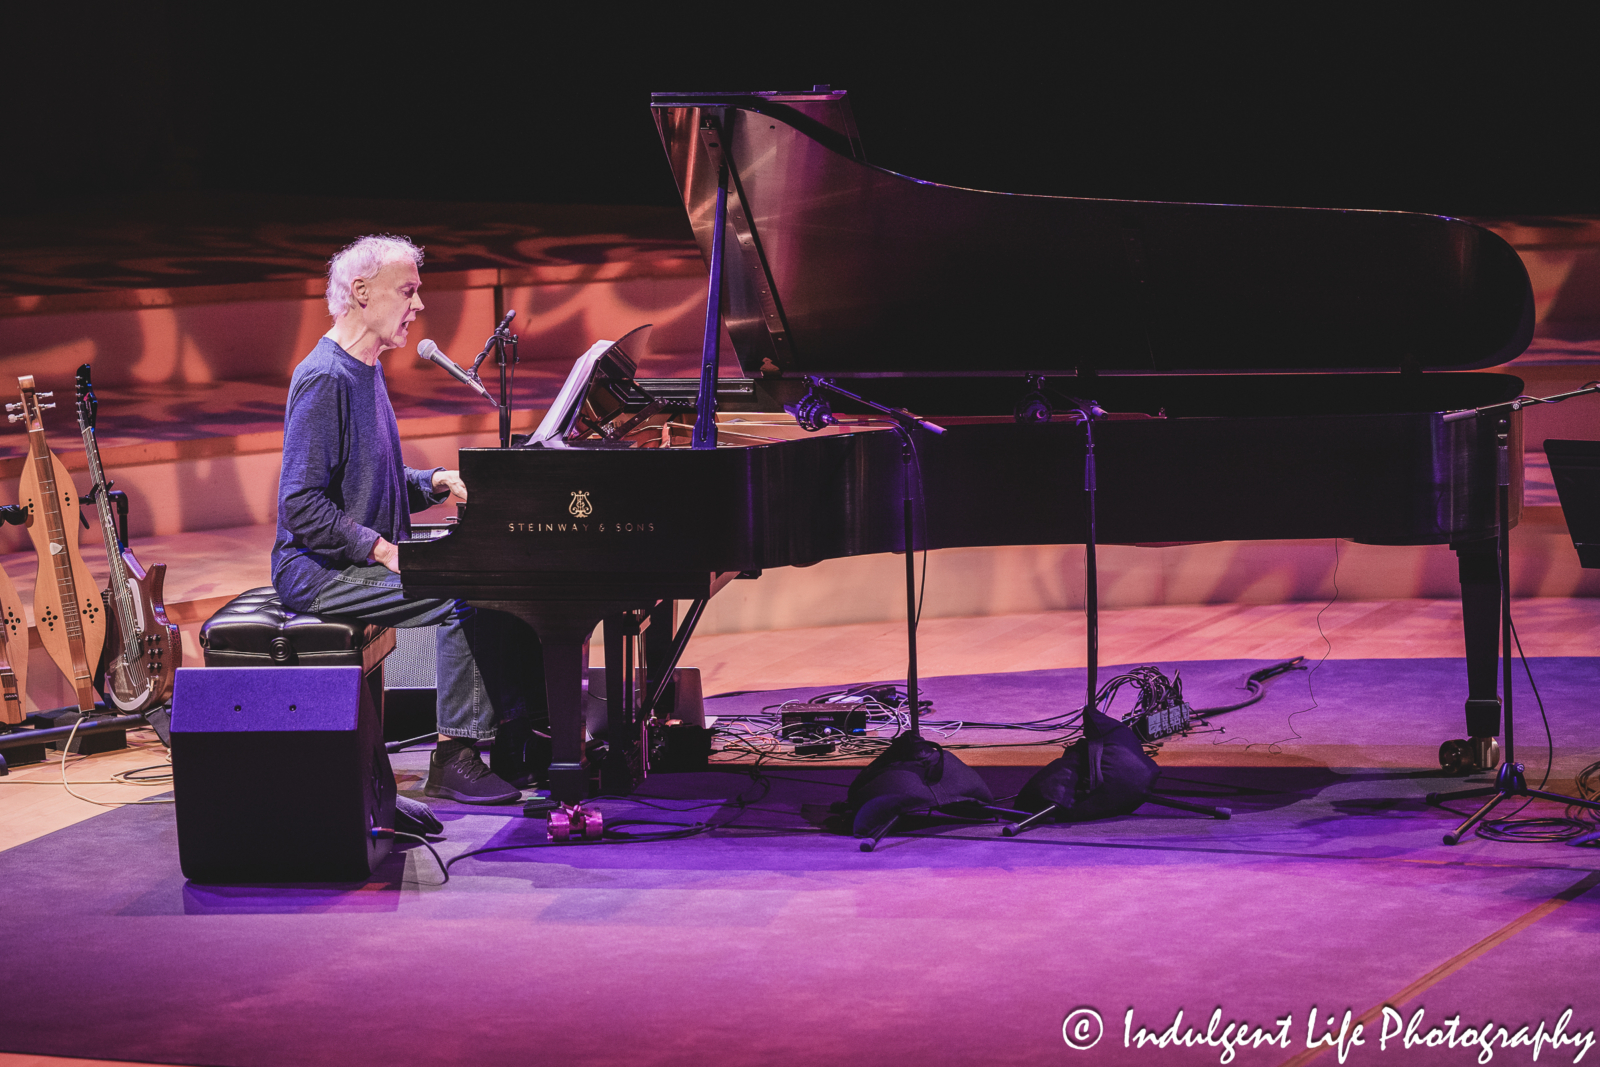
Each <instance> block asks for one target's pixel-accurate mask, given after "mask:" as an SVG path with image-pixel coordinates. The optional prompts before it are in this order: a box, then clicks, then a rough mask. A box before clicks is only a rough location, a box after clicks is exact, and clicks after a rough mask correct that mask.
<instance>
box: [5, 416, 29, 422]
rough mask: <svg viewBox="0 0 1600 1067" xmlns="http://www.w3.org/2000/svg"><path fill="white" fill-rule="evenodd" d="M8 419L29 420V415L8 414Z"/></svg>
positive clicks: (12, 420)
mask: <svg viewBox="0 0 1600 1067" xmlns="http://www.w3.org/2000/svg"><path fill="white" fill-rule="evenodd" d="M6 421H7V422H27V421H28V417H27V416H26V415H7V416H6Z"/></svg>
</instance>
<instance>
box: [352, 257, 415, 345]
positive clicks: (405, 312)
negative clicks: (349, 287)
mask: <svg viewBox="0 0 1600 1067" xmlns="http://www.w3.org/2000/svg"><path fill="white" fill-rule="evenodd" d="M366 285H367V293H366V296H367V302H366V306H365V308H363V309H362V319H363V320H364V322H365V323H366V326H367V328H368V329H370V330H371V331H372V332H373V333H374V334H376V335H377V336H378V338H379V339H380V340H379V346H378V350H379V351H387V350H388V349H391V348H403V347H404V346H405V343H406V333H407V331H408V330H409V329H410V327H411V322H412V320H413V319H415V318H416V317H417V312H419V311H421V310H422V297H421V296H420V295H419V290H420V289H421V288H422V279H421V278H420V277H418V275H417V265H416V264H415V263H413V262H412V261H411V260H409V259H400V260H395V261H394V262H392V263H385V264H384V265H383V267H382V268H381V269H380V270H379V271H378V272H377V273H376V274H374V275H373V276H372V277H371V278H368V279H366Z"/></svg>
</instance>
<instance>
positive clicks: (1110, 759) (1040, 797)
mask: <svg viewBox="0 0 1600 1067" xmlns="http://www.w3.org/2000/svg"><path fill="white" fill-rule="evenodd" d="M1160 776H1161V768H1160V767H1159V766H1157V765H1156V761H1155V760H1153V759H1151V758H1150V757H1149V756H1147V755H1145V751H1144V746H1143V745H1142V744H1140V742H1139V739H1138V737H1136V736H1135V735H1134V732H1133V729H1132V728H1131V727H1130V726H1129V725H1128V724H1127V723H1125V722H1118V721H1117V720H1116V719H1113V718H1111V716H1109V715H1105V714H1102V713H1101V712H1098V711H1095V710H1093V709H1090V710H1089V711H1088V712H1087V713H1086V714H1085V716H1084V724H1083V737H1082V738H1080V739H1079V740H1077V741H1075V742H1073V743H1072V744H1071V745H1069V746H1068V747H1067V750H1066V751H1065V752H1064V753H1062V755H1061V757H1060V758H1059V759H1056V760H1054V761H1052V762H1051V763H1049V764H1048V765H1046V766H1045V767H1043V768H1042V769H1041V770H1040V771H1039V773H1037V774H1035V775H1034V776H1033V777H1032V778H1030V779H1029V780H1028V784H1027V785H1025V786H1023V788H1022V792H1021V793H1020V794H1018V796H1017V804H1018V806H1019V807H1021V808H1022V809H1023V810H1024V811H1034V812H1038V811H1043V810H1044V809H1046V808H1048V807H1049V806H1050V805H1052V804H1054V805H1056V810H1055V811H1053V812H1051V816H1050V817H1051V818H1053V819H1054V820H1055V821H1056V822H1088V821H1089V820H1091V819H1109V818H1111V817H1113V816H1116V815H1131V814H1132V813H1133V812H1134V811H1135V810H1136V809H1137V808H1138V807H1139V806H1140V805H1141V804H1143V803H1144V802H1145V801H1146V800H1147V799H1149V796H1150V791H1151V789H1153V788H1154V787H1155V784H1156V779H1157V778H1159V777H1160Z"/></svg>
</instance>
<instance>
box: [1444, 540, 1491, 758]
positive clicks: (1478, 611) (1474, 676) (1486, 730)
mask: <svg viewBox="0 0 1600 1067" xmlns="http://www.w3.org/2000/svg"><path fill="white" fill-rule="evenodd" d="M1453 547H1454V548H1455V551H1456V557H1457V561H1458V564H1459V567H1460V575H1461V627H1462V630H1463V631H1464V636H1465V638H1466V649H1467V737H1468V740H1469V744H1472V745H1474V746H1475V747H1476V748H1479V749H1481V750H1482V751H1481V752H1480V753H1478V754H1477V756H1476V757H1475V758H1474V762H1475V763H1476V764H1478V765H1479V769H1487V768H1489V767H1492V766H1494V763H1495V762H1498V758H1495V759H1493V760H1491V759H1490V758H1489V750H1490V747H1491V746H1490V742H1491V741H1492V739H1493V738H1494V737H1496V736H1497V735H1498V734H1499V733H1500V697H1499V692H1500V674H1499V672H1500V564H1499V559H1498V556H1497V555H1496V550H1495V549H1496V543H1495V541H1493V540H1486V541H1468V542H1464V543H1462V544H1458V545H1455V546H1453ZM1442 755H1443V753H1441V756H1442Z"/></svg>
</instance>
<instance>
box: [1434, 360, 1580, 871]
mask: <svg viewBox="0 0 1600 1067" xmlns="http://www.w3.org/2000/svg"><path fill="white" fill-rule="evenodd" d="M1589 393H1600V383H1596V382H1591V383H1589V384H1588V385H1586V386H1584V387H1583V388H1582V389H1576V390H1573V391H1572V392H1570V393H1560V394H1557V395H1555V396H1548V397H1520V396H1519V397H1517V399H1515V400H1508V401H1506V402H1505V403H1503V404H1489V405H1486V406H1484V407H1481V408H1467V409H1465V410H1463V411H1451V412H1448V413H1446V414H1445V415H1444V417H1443V419H1444V421H1445V422H1458V421H1460V420H1463V419H1475V418H1480V417H1482V416H1485V415H1490V414H1492V415H1493V416H1494V418H1495V419H1496V425H1495V439H1496V442H1497V443H1498V445H1499V463H1498V464H1497V471H1498V475H1499V485H1498V487H1497V490H1496V494H1497V499H1496V510H1497V512H1498V514H1497V516H1496V518H1497V520H1498V523H1499V527H1500V530H1499V536H1498V537H1497V538H1496V552H1497V554H1498V555H1499V563H1500V674H1501V678H1500V689H1501V696H1500V699H1501V706H1502V707H1503V708H1504V713H1505V738H1506V743H1505V761H1504V762H1502V763H1501V764H1500V769H1499V771H1497V772H1496V773H1495V778H1494V785H1492V786H1489V787H1486V788H1482V789H1461V790H1457V791H1455V792H1453V793H1429V794H1428V803H1430V804H1438V803H1442V802H1443V801H1446V800H1465V799H1468V798H1470V797H1488V798H1489V801H1488V803H1486V804H1484V805H1483V807H1481V808H1479V809H1478V810H1477V811H1475V812H1473V813H1472V814H1471V815H1470V816H1468V817H1467V820H1466V821H1465V822H1463V823H1462V824H1461V825H1460V826H1457V827H1456V828H1455V829H1454V830H1451V831H1450V832H1449V833H1447V834H1445V835H1444V843H1445V844H1447V845H1454V844H1457V843H1459V842H1460V840H1461V839H1462V838H1463V837H1464V836H1466V833H1467V831H1468V830H1470V829H1472V827H1473V826H1475V825H1477V824H1478V823H1480V822H1482V821H1483V820H1484V819H1486V818H1488V816H1489V813H1490V812H1491V811H1493V810H1494V809H1495V807H1496V806H1498V805H1499V804H1500V803H1501V802H1502V801H1506V800H1511V799H1514V798H1516V797H1528V798H1534V797H1537V798H1539V799H1541V800H1553V801H1556V802H1558V803H1561V804H1568V805H1576V806H1578V807H1584V808H1588V809H1590V810H1591V811H1600V801H1593V800H1585V799H1583V798H1581V797H1571V796H1567V795H1566V794H1564V793H1552V792H1549V791H1547V790H1544V789H1530V788H1528V778H1527V775H1526V773H1525V769H1524V767H1523V765H1522V764H1520V763H1517V762H1516V761H1515V760H1516V748H1515V745H1514V743H1513V742H1514V738H1513V731H1512V716H1511V673H1512V671H1511V668H1512V666H1513V662H1514V660H1513V656H1512V651H1511V649H1512V640H1511V415H1512V413H1513V412H1516V411H1520V410H1521V409H1522V408H1524V407H1527V406H1529V405H1531V404H1559V403H1560V402H1561V401H1563V400H1570V399H1572V398H1573V397H1575V396H1584V395H1586V394H1589Z"/></svg>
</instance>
